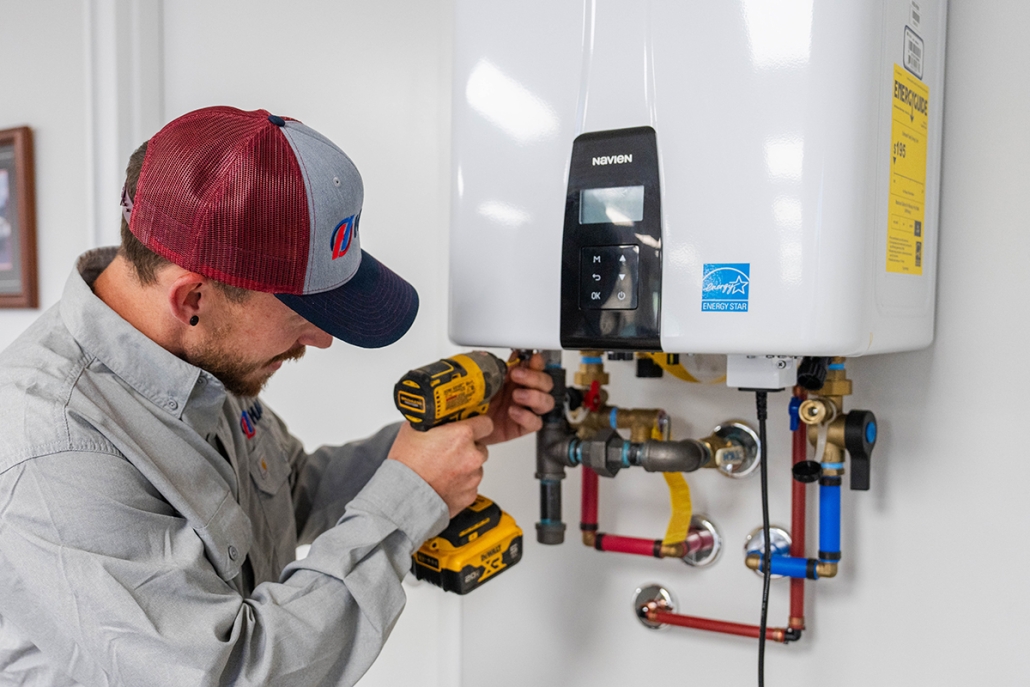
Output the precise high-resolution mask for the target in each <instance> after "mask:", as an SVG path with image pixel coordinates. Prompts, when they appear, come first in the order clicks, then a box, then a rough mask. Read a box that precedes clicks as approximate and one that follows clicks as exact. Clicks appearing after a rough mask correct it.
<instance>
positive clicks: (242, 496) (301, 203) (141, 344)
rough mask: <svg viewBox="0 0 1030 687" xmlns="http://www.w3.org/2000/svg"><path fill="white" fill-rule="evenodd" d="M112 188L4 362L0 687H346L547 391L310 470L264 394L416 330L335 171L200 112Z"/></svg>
mask: <svg viewBox="0 0 1030 687" xmlns="http://www.w3.org/2000/svg"><path fill="white" fill-rule="evenodd" d="M127 176H128V178H127V182H126V188H125V191H124V192H123V209H124V211H125V212H124V214H125V217H126V219H127V223H125V224H123V227H122V239H123V240H122V246H121V248H120V249H119V250H118V251H117V254H116V253H115V251H114V249H101V250H97V251H92V252H90V253H87V254H85V255H84V256H82V257H81V258H80V260H79V264H78V268H77V270H75V271H73V273H72V275H71V277H70V278H69V281H68V284H67V286H66V288H65V292H64V295H63V297H62V300H61V302H60V303H59V304H58V305H57V306H56V307H54V308H52V309H50V310H49V311H48V312H47V313H45V314H44V315H43V316H42V317H41V318H40V319H39V320H38V321H37V322H36V323H35V324H33V325H32V326H31V327H30V328H29V329H28V330H27V331H26V332H25V333H24V335H22V336H21V337H20V338H19V339H18V340H17V341H16V342H15V343H14V344H12V345H11V346H10V347H9V348H8V349H7V350H6V351H4V352H3V353H2V354H0V437H2V439H0V685H6V684H18V685H75V684H83V685H133V686H137V685H176V686H181V685H215V684H261V685H270V684H281V685H327V684H348V685H349V684H353V683H354V682H355V681H357V679H358V678H359V677H360V676H361V675H362V674H363V673H364V672H365V670H367V668H368V667H369V665H370V664H371V662H372V661H373V660H374V659H375V657H376V655H377V654H378V653H379V650H380V648H381V646H382V643H383V642H384V641H385V639H386V637H387V635H388V634H389V632H390V630H391V628H392V626H393V624H394V622H395V621H396V620H397V617H398V615H399V613H400V611H401V608H402V606H403V603H404V593H403V590H402V588H401V585H400V580H401V579H402V578H403V576H404V574H405V572H406V570H407V569H408V568H409V566H410V556H411V554H412V552H413V551H414V550H415V549H416V548H417V547H418V546H419V545H420V544H421V543H422V542H423V541H424V540H425V539H427V538H428V537H430V536H432V535H433V534H435V533H437V532H439V531H440V530H441V529H442V528H443V527H444V526H445V525H446V523H447V521H448V517H449V516H450V515H453V514H455V513H457V512H458V511H459V510H461V509H462V508H463V507H465V506H466V505H468V504H470V503H471V502H472V500H473V499H474V497H475V494H476V488H477V486H478V484H479V481H480V479H481V476H482V464H483V461H484V460H485V459H486V449H485V448H484V445H485V444H489V443H492V442H495V441H500V440H504V439H507V438H512V437H515V436H519V435H521V434H524V433H526V432H530V431H534V430H535V429H537V428H538V427H539V426H540V420H539V418H538V416H537V415H538V414H539V413H544V412H547V411H548V410H550V409H551V408H552V407H553V399H552V398H551V397H550V395H549V394H548V393H547V392H548V391H549V390H550V388H551V384H550V380H549V378H548V377H547V376H546V375H544V374H543V373H542V372H541V371H540V370H541V369H542V364H541V360H540V359H539V356H537V357H535V358H534V359H533V360H532V361H531V363H530V365H529V366H524V367H519V368H515V369H514V370H513V371H512V374H511V377H512V380H510V381H509V385H508V387H507V388H506V392H505V396H504V398H503V400H502V402H501V403H499V404H498V406H497V408H496V409H492V412H491V417H479V418H473V419H471V420H467V421H465V422H460V423H454V424H450V425H445V426H442V427H439V428H436V429H433V430H430V431H429V432H425V433H419V432H415V431H413V430H412V429H411V428H410V427H409V426H408V425H406V424H405V425H403V426H400V427H397V426H392V427H388V428H386V429H383V430H381V431H380V432H379V433H378V434H376V435H374V436H373V437H371V438H369V439H367V440H365V441H363V442H358V443H354V444H350V445H347V446H344V447H341V448H322V449H319V450H318V451H315V452H314V453H312V454H307V453H305V452H304V450H303V448H302V445H301V443H300V442H299V441H298V440H297V439H295V438H294V437H292V436H290V434H289V433H288V432H287V430H286V426H285V425H284V424H283V423H282V421H280V420H279V418H278V417H276V416H275V415H274V414H273V413H272V412H271V411H270V410H269V409H268V408H267V407H265V406H264V405H263V404H262V403H261V401H259V400H258V399H257V398H256V396H257V394H258V392H259V391H260V390H261V388H262V386H263V385H264V383H265V382H266V381H267V380H268V378H269V377H270V376H271V375H272V374H273V373H274V372H275V371H276V370H277V369H278V368H279V367H280V365H281V364H282V363H283V361H285V360H289V359H293V358H298V357H300V356H301V355H302V354H303V352H304V349H305V347H307V346H316V347H319V348H325V347H327V346H329V345H330V343H331V342H332V338H333V337H336V338H339V339H341V340H343V341H347V342H349V343H352V344H355V345H358V346H364V347H378V346H384V345H387V344H389V343H392V342H393V341H395V340H396V339H398V338H399V337H400V336H401V335H403V334H404V332H405V331H406V330H407V329H408V327H409V326H410V325H411V323H412V321H413V320H414V317H415V313H416V310H417V308H418V298H417V295H416V293H415V291H414V289H413V288H412V287H411V286H410V285H408V284H407V283H406V282H404V281H403V280H402V279H401V278H400V277H398V276H397V275H395V274H394V273H392V272H391V271H389V270H388V269H387V268H386V267H384V266H383V265H381V264H380V263H378V262H377V261H376V260H375V259H374V258H372V257H371V256H370V255H368V254H367V253H365V252H364V251H362V250H361V248H360V242H359V233H360V232H359V229H358V223H359V219H360V212H361V203H362V195H363V191H362V185H361V178H360V176H359V175H358V172H357V170H356V169H355V168H354V166H353V164H352V163H351V161H350V159H349V158H347V156H346V155H345V154H344V153H343V152H342V151H340V150H339V149H338V148H336V146H334V145H333V144H332V143H331V142H329V141H328V140H327V139H325V138H324V137H322V136H321V135H319V134H318V133H316V132H314V131H312V130H311V129H309V128H308V127H306V126H304V125H302V124H300V123H299V122H296V121H293V120H288V119H284V118H281V117H277V116H274V115H270V114H269V113H267V112H263V111H257V112H241V111H239V110H234V109H231V108H224V107H219V108H208V109H205V110H199V111H196V112H192V113H189V114H187V115H184V116H183V117H180V118H179V119H176V120H175V121H173V122H171V123H170V124H169V125H168V126H166V127H165V128H164V129H162V130H161V131H160V132H159V133H157V134H156V135H155V136H154V137H153V138H152V139H151V140H150V141H149V143H148V144H146V146H145V147H144V148H141V150H140V151H137V154H136V155H134V156H133V160H132V161H131V162H130V166H129V172H128V175H127ZM312 540H313V541H312ZM298 541H299V542H309V541H312V546H311V549H310V553H309V555H308V556H307V557H306V558H305V559H303V560H301V561H294V560H293V559H294V552H295V548H296V545H297V543H298Z"/></svg>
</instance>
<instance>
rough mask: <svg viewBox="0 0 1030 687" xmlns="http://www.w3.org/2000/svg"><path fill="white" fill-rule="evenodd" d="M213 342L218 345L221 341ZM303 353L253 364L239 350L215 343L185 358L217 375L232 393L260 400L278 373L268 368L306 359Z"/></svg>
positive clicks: (294, 351) (293, 350)
mask: <svg viewBox="0 0 1030 687" xmlns="http://www.w3.org/2000/svg"><path fill="white" fill-rule="evenodd" d="M214 338H215V340H216V341H218V340H219V339H220V338H221V337H218V336H215V337H214ZM304 351H305V347H304V346H295V347H294V348H291V349H290V350H288V351H286V352H285V353H280V354H279V355H277V356H275V357H274V358H271V359H269V360H263V361H260V362H254V361H253V360H248V359H246V358H244V357H243V356H242V355H240V353H239V352H238V351H237V350H235V349H230V348H226V347H224V346H223V345H222V344H220V343H216V344H213V345H209V346H205V347H198V348H196V349H194V350H192V351H186V352H185V353H184V355H183V358H184V359H185V360H186V362H188V363H190V364H191V365H196V366H197V367H199V368H200V369H202V370H206V371H207V372H209V373H211V374H212V375H214V376H215V378H216V379H217V380H218V381H220V382H221V383H222V385H223V386H224V387H225V388H226V390H227V391H228V392H229V393H231V394H235V395H236V396H257V395H258V394H260V393H261V390H262V389H264V388H265V384H267V383H268V380H269V379H270V378H271V377H272V375H273V374H274V373H275V370H271V371H268V370H266V369H265V368H267V367H268V366H269V365H271V364H273V363H277V362H284V361H287V360H300V359H301V358H302V357H304Z"/></svg>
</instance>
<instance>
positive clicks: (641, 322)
mask: <svg viewBox="0 0 1030 687" xmlns="http://www.w3.org/2000/svg"><path fill="white" fill-rule="evenodd" d="M661 227H662V217H661V190H660V189H659V182H658V146H657V142H656V139H655V131H654V129H652V128H651V127H638V128H633V129H619V130H615V131H597V132H591V133H587V134H583V135H581V136H579V137H578V138H576V140H575V141H574V142H573V145H572V164H571V167H570V170H569V186H568V193H567V195H566V200H565V230H564V235H563V240H562V309H561V343H562V347H563V348H567V349H586V348H600V349H604V350H615V349H631V350H637V351H640V350H660V349H661V343H660V335H661V326H660V324H661V323H660V313H661V292H662V280H661V276H662V275H661V268H662V230H661Z"/></svg>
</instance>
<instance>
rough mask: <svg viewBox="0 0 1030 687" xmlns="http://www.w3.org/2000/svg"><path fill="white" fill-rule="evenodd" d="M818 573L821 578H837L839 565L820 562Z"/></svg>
mask: <svg viewBox="0 0 1030 687" xmlns="http://www.w3.org/2000/svg"><path fill="white" fill-rule="evenodd" d="M815 569H816V572H818V573H819V577H821V578H822V577H836V576H837V564H836V563H826V562H824V561H819V562H818V563H816V566H815Z"/></svg>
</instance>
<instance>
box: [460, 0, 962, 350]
mask: <svg viewBox="0 0 1030 687" xmlns="http://www.w3.org/2000/svg"><path fill="white" fill-rule="evenodd" d="M945 12H946V2H945V0H916V1H912V0H776V1H772V0H733V1H730V0H724V1H720V2H710V1H708V0H651V1H645V0H522V1H521V2H518V3H508V2H483V1H482V0H459V2H458V6H457V13H456V17H457V24H456V48H455V56H454V64H455V67H454V69H455V71H454V102H453V184H454V196H453V207H452V225H451V263H450V279H451V282H450V284H451V293H450V298H451V302H450V335H451V338H452V339H453V340H454V341H455V342H457V343H459V344H462V345H471V346H510V347H518V348H540V349H556V348H567V349H604V350H614V349H632V350H664V351H667V352H680V353H727V354H785V355H849V356H854V355H862V354H868V353H880V352H887V351H898V350H908V349H914V348H919V347H922V346H926V345H928V344H929V343H930V341H931V340H932V337H933V314H934V286H935V272H936V255H937V224H938V193H939V177H940V172H939V170H940V141H941V105H942V103H943V84H944V73H943V69H944V35H945Z"/></svg>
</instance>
